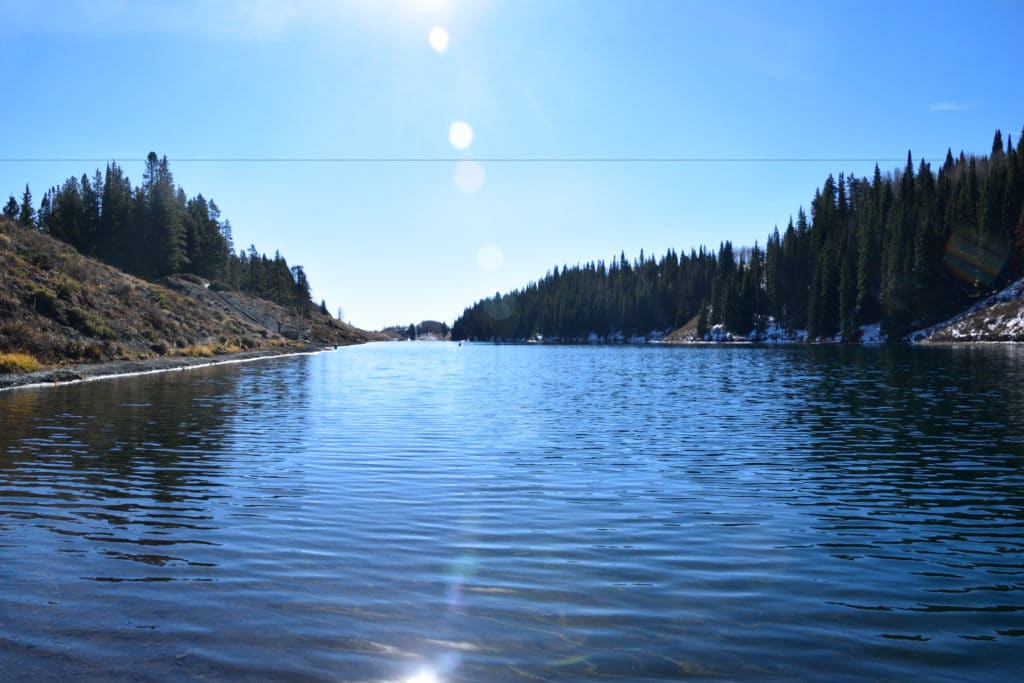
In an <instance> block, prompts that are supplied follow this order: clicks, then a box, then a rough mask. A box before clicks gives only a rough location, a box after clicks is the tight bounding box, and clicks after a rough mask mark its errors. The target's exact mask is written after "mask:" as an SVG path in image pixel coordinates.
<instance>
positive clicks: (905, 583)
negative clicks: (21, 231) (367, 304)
mask: <svg viewBox="0 0 1024 683" xmlns="http://www.w3.org/2000/svg"><path fill="white" fill-rule="evenodd" d="M1022 387H1024V348H1020V347H1015V346H985V347H977V348H907V347H899V348H884V347H879V348H859V347H849V348H847V347H838V346H794V347H783V348H758V347H699V348H697V347H674V348H670V347H658V346H492V345H482V344H464V345H462V346H459V345H456V344H446V343H391V344H369V345H366V346H359V347H350V348H344V349H340V350H337V351H334V352H328V353H323V354H317V355H311V356H297V357H291V358H283V359H273V360H266V361H259V362H255V363H248V364H240V365H226V366H218V367H212V368H206V369H200V370H194V371H189V372H171V373H165V374H157V375H146V376H138V377H131V378H123V379H113V380H104V381H97V382H87V383H81V384H76V385H68V386H57V387H49V388H43V389H22V390H16V391H9V392H0V671H2V672H3V673H2V674H0V677H2V678H14V679H30V680H63V681H66V680H84V679H105V680H129V681H137V680H139V681H161V680H168V681H170V680H174V681H177V680H192V679H199V680H216V681H245V680H251V681H262V680H311V681H313V680H315V681H394V682H398V683H447V682H454V681H475V682H479V681H523V682H527V681H584V680H605V679H613V680H624V681H655V680H672V679H679V678H693V679H697V680H700V679H714V680H750V681H763V680H777V679H803V680H821V679H829V680H884V679H894V680H910V679H920V680H927V681H942V680H949V681H962V680H1014V679H1016V677H1017V676H1018V675H1019V667H1020V665H1021V662H1022V661H1024V390H1022Z"/></svg>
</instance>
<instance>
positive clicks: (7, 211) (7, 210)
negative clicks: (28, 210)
mask: <svg viewBox="0 0 1024 683" xmlns="http://www.w3.org/2000/svg"><path fill="white" fill-rule="evenodd" d="M19 211H20V207H19V206H18V200H17V199H15V198H14V195H13V194H12V195H11V198H10V199H8V200H7V204H5V205H4V216H5V217H7V218H10V219H11V220H12V221H13V220H15V219H17V218H18V213H19Z"/></svg>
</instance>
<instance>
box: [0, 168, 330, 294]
mask: <svg viewBox="0 0 1024 683" xmlns="http://www.w3.org/2000/svg"><path fill="white" fill-rule="evenodd" d="M3 213H4V215H6V216H7V217H8V218H11V219H12V220H15V221H17V222H18V223H19V224H21V225H23V226H25V227H33V228H36V229H38V230H39V231H41V232H43V233H45V234H47V235H50V236H51V237H55V238H57V239H59V240H61V241H63V242H66V243H68V244H70V245H72V246H73V247H75V249H77V250H78V251H79V252H80V253H82V254H84V255H86V256H94V257H96V258H99V259H100V260H102V261H104V262H106V263H108V264H110V265H112V266H114V267H116V268H119V269H121V270H123V271H125V272H128V273H131V274H132V275H137V276H139V277H143V278H146V279H150V280H154V279H158V278H161V277H164V276H167V275H171V274H172V273H191V274H193V275H197V276H199V277H203V278H206V279H207V280H210V281H212V282H214V283H215V284H216V285H218V286H222V287H225V288H227V289H233V290H237V291H242V292H246V293H248V294H252V295H254V296H257V297H260V298H263V299H267V300H269V301H273V302H274V303H277V304H280V305H282V306H286V307H288V308H291V309H292V310H295V311H298V312H304V311H307V310H309V309H310V308H311V307H312V301H311V300H310V284H309V280H308V279H307V277H306V274H305V272H304V271H303V269H302V266H293V267H289V266H288V262H287V261H286V260H285V259H284V257H282V256H281V254H280V253H275V254H274V257H273V258H268V257H267V255H266V254H260V253H258V252H257V251H256V247H255V246H251V247H249V249H248V250H247V251H240V252H239V253H237V254H236V253H234V246H233V242H232V236H231V222H230V221H227V220H221V215H220V209H219V208H218V207H217V204H216V203H215V202H214V201H213V200H212V199H211V200H207V199H205V198H204V197H203V195H202V194H198V195H196V196H195V197H191V198H189V197H188V196H187V195H186V194H185V191H184V190H183V189H182V188H181V187H176V186H175V184H174V178H173V176H172V175H171V171H170V168H169V166H168V163H167V157H166V156H164V157H162V158H159V157H157V155H156V153H155V152H150V153H149V155H148V156H147V158H146V167H145V172H144V174H143V178H142V185H139V186H137V187H132V184H131V181H130V180H129V179H128V177H127V176H126V175H125V173H124V171H123V170H122V169H121V167H120V166H118V165H117V164H116V163H115V162H111V163H109V164H107V167H106V172H105V173H100V171H99V170H97V171H96V173H95V174H94V175H93V177H92V179H91V180H90V178H89V176H88V175H87V174H83V175H82V177H81V178H75V177H71V178H68V179H67V180H66V181H64V183H63V184H61V185H60V186H57V187H53V188H50V189H49V190H48V191H47V192H46V194H44V195H43V197H42V199H41V200H40V202H39V208H38V209H36V208H35V207H34V206H33V204H32V192H31V190H30V189H29V187H28V186H27V185H26V186H25V192H24V194H23V195H22V198H21V201H20V202H19V201H18V200H17V199H16V198H15V197H14V196H13V195H12V196H11V197H10V198H9V199H8V201H7V203H6V205H5V206H4V208H3ZM321 310H322V311H323V312H324V313H326V307H325V306H324V305H323V304H321Z"/></svg>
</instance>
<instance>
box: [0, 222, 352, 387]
mask: <svg viewBox="0 0 1024 683" xmlns="http://www.w3.org/2000/svg"><path fill="white" fill-rule="evenodd" d="M369 338H370V337H369V335H367V333H364V332H363V331H362V330H358V329H356V328H354V327H351V326H349V325H346V324H345V323H342V322H340V321H337V320H334V319H332V318H330V317H329V316H325V315H323V314H322V313H321V312H319V311H316V310H310V311H308V312H306V313H305V314H303V315H299V314H297V313H295V312H294V311H291V310H288V309H286V308H284V307H282V306H278V305H276V304H272V303H269V302H266V301H262V300H260V299H255V298H253V297H249V296H246V295H243V294H239V293H237V292H214V291H211V290H210V289H209V287H208V285H207V283H205V282H203V281H202V280H200V279H199V278H196V277H187V278H186V277H178V276H172V277H169V278H164V279H163V280H161V281H160V282H159V283H152V282H147V281H145V280H141V279H139V278H136V277H133V276H131V275H127V274H125V273H123V272H121V271H119V270H117V269H115V268H112V267H110V266H107V265H105V264H103V263H100V262H99V261H96V260H94V259H91V258H87V257H84V256H82V255H80V254H79V253H78V252H77V251H75V250H74V249H73V248H72V247H70V246H68V245H66V244H64V243H62V242H59V241H57V240H54V239H51V238H50V237H47V236H46V235H43V234H41V233H39V232H37V231H34V230H30V229H26V228H23V227H20V226H17V225H15V224H14V223H13V222H11V221H8V220H6V219H0V354H4V355H3V356H0V358H3V359H6V360H4V362H3V364H2V365H0V373H11V372H27V371H30V370H29V367H31V364H29V363H28V362H27V361H26V360H25V358H26V357H31V359H32V360H34V361H35V362H37V363H41V364H43V365H47V366H53V365H67V364H75V363H95V362H110V361H121V360H146V359H153V358H157V357H161V356H193V357H212V356H216V355H222V354H228V353H234V352H238V351H243V350H244V351H254V350H262V349H266V350H283V349H295V350H301V349H307V348H319V347H324V346H334V345H344V344H356V343H360V342H364V341H367V340H368V339H369Z"/></svg>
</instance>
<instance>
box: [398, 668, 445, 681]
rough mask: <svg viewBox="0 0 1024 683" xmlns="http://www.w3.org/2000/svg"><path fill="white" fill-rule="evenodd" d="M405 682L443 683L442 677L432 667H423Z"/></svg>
mask: <svg viewBox="0 0 1024 683" xmlns="http://www.w3.org/2000/svg"><path fill="white" fill-rule="evenodd" d="M405 683H441V682H440V679H439V678H438V677H437V674H435V673H434V672H433V671H431V670H430V669H423V670H422V671H420V672H419V673H418V674H416V675H415V676H413V677H412V678H407V679H406V681H405Z"/></svg>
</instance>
